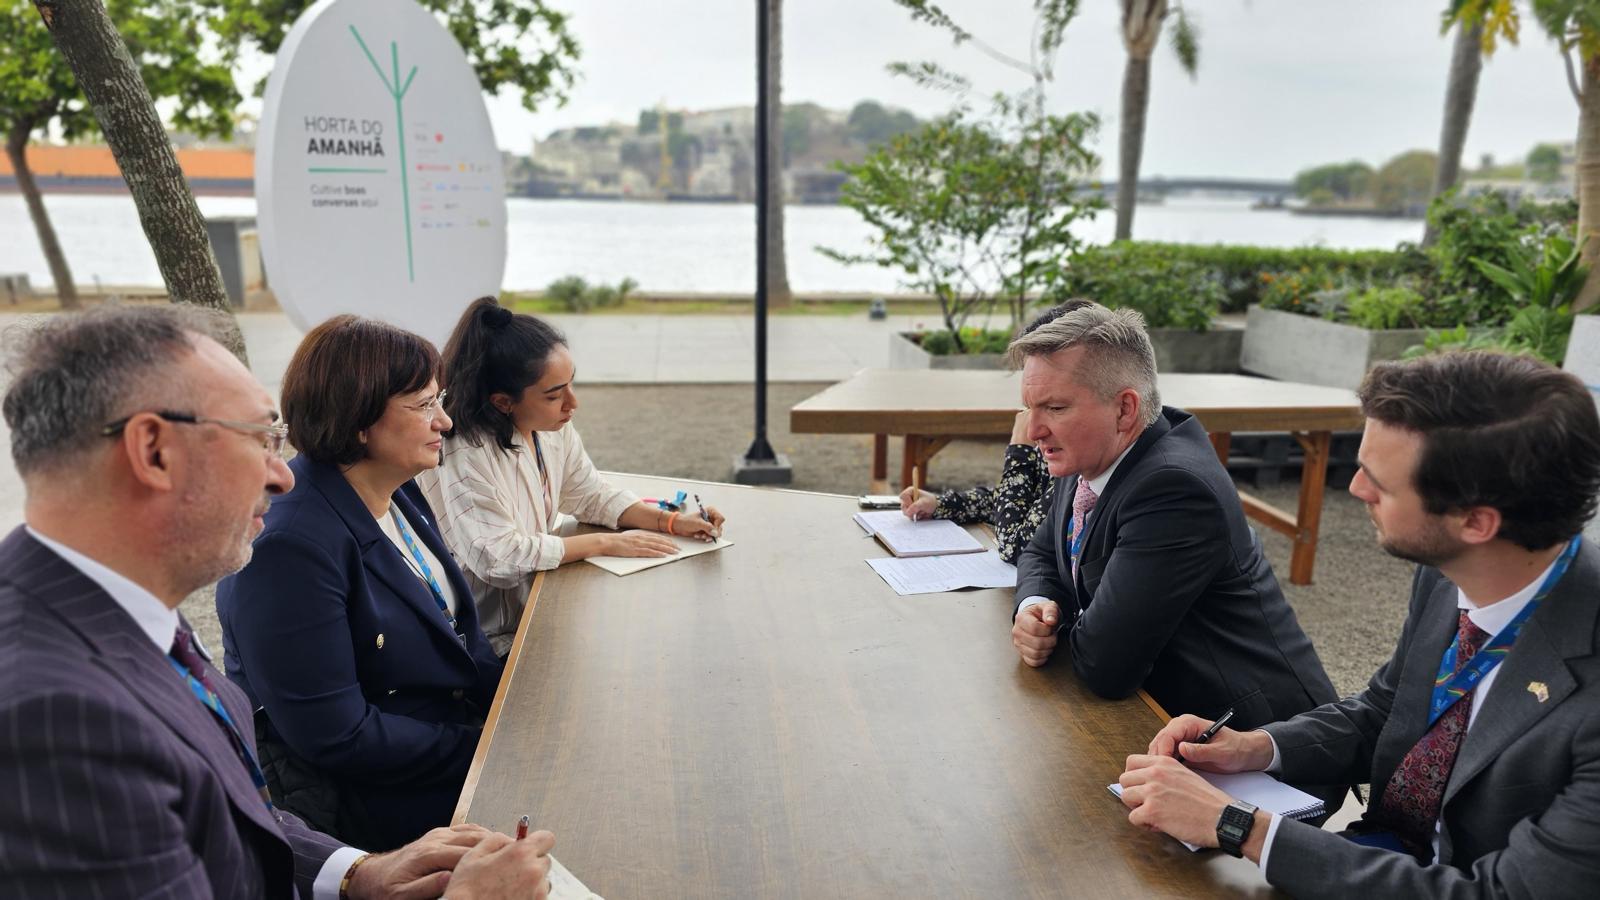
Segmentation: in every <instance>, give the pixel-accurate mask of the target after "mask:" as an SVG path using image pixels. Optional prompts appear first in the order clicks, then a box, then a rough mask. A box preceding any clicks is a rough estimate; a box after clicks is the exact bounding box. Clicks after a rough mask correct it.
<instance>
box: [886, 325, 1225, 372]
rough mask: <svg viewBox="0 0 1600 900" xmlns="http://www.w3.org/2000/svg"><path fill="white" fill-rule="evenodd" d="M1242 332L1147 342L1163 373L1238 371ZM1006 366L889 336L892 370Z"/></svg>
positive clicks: (1162, 335) (1173, 334)
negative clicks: (943, 352)
mask: <svg viewBox="0 0 1600 900" xmlns="http://www.w3.org/2000/svg"><path fill="white" fill-rule="evenodd" d="M1244 334H1245V333H1244V331H1242V330H1240V329H1238V328H1225V327H1216V328H1212V329H1211V330H1210V331H1188V330H1185V329H1182V328H1153V329H1151V330H1150V343H1151V344H1152V345H1153V346H1154V347H1155V351H1156V368H1157V369H1158V370H1160V371H1162V372H1237V371H1239V353H1240V348H1241V347H1242V346H1243V344H1244ZM1004 365H1005V355H1004V354H1000V353H969V354H962V355H959V356H934V355H933V354H932V353H929V352H928V351H926V350H924V349H922V348H921V347H920V346H918V345H917V343H916V342H915V341H913V340H912V339H911V336H910V335H908V334H906V333H904V332H895V333H893V334H890V335H889V368H891V369H998V368H1001V367H1003V366H1004Z"/></svg>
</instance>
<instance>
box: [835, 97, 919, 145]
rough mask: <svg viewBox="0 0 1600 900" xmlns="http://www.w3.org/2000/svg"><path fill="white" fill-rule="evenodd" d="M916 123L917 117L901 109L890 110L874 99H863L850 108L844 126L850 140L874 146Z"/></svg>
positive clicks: (900, 133) (912, 128)
mask: <svg viewBox="0 0 1600 900" xmlns="http://www.w3.org/2000/svg"><path fill="white" fill-rule="evenodd" d="M917 125H918V122H917V117H916V116H914V115H912V114H911V113H909V112H906V111H905V110H903V109H896V110H890V109H887V108H886V107H884V105H883V104H881V103H879V102H877V101H876V100H863V101H861V102H860V103H857V104H856V105H855V108H853V109H851V110H850V118H849V119H848V120H846V124H845V128H846V133H847V134H848V135H849V136H850V139H851V140H854V141H857V142H859V143H862V144H866V145H867V146H869V147H876V146H878V145H879V144H882V143H884V142H885V141H888V140H890V139H891V138H895V137H899V136H900V135H902V134H905V133H906V132H908V131H912V130H914V129H915V128H916V127H917Z"/></svg>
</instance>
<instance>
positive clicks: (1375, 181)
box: [1372, 150, 1439, 213]
mask: <svg viewBox="0 0 1600 900" xmlns="http://www.w3.org/2000/svg"><path fill="white" fill-rule="evenodd" d="M1438 164H1439V157H1438V154H1436V153H1434V152H1433V151H1432V150H1411V151H1409V152H1406V153H1402V154H1400V155H1399V156H1396V157H1395V158H1394V159H1391V160H1389V161H1388V162H1386V163H1384V164H1383V168H1381V169H1379V170H1378V171H1377V173H1376V174H1375V175H1373V176H1372V199H1373V202H1374V203H1375V204H1377V206H1378V208H1379V209H1381V210H1384V211H1386V212H1411V211H1417V212H1418V213H1420V212H1421V211H1422V210H1425V209H1427V208H1428V199H1429V197H1430V196H1431V195H1432V194H1433V181H1434V174H1435V169H1437V167H1438Z"/></svg>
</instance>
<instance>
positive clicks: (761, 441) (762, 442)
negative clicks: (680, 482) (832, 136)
mask: <svg viewBox="0 0 1600 900" xmlns="http://www.w3.org/2000/svg"><path fill="white" fill-rule="evenodd" d="M767 3H768V0H756V429H755V439H754V440H752V441H751V442H750V447H749V449H747V450H745V452H744V453H743V454H742V455H736V456H734V458H733V480H734V481H735V482H737V483H739V484H788V483H789V482H790V481H792V480H793V478H794V470H793V469H792V468H790V466H789V460H788V458H787V457H784V456H781V455H779V454H777V453H774V452H773V451H772V445H771V444H770V443H768V442H767V227H768V222H767V219H768V215H769V212H768V209H767V203H768V202H769V200H770V199H771V198H770V197H769V196H768V192H767V175H768V173H767V168H768V167H767V162H768V159H769V155H768V150H767V148H768V147H769V146H770V141H771V140H772V134H771V131H770V129H769V128H768V127H767V124H768V110H767V78H768V76H769V73H770V69H769V65H768V55H769V51H770V48H769V47H768V35H769V33H770V28H769V27H768V25H769V23H768V20H767V17H768V15H769V9H768V7H767ZM778 202H779V203H782V202H783V198H782V197H781V196H780V197H779V198H778Z"/></svg>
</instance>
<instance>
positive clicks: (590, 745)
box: [456, 476, 1272, 900]
mask: <svg viewBox="0 0 1600 900" xmlns="http://www.w3.org/2000/svg"><path fill="white" fill-rule="evenodd" d="M614 480H615V481H616V482H617V483H619V484H622V485H624V486H626V487H628V488H630V489H632V490H634V491H636V492H639V493H640V494H641V495H644V496H652V495H654V496H661V495H662V494H661V492H663V491H666V490H668V489H669V488H676V487H678V486H680V485H682V486H688V485H690V484H694V486H693V487H691V488H690V489H691V490H693V491H696V492H698V493H699V494H700V496H701V497H703V498H705V500H706V502H708V503H714V504H715V505H717V506H718V507H720V508H721V509H722V510H723V511H724V512H726V513H727V515H728V518H729V527H728V532H727V534H728V537H729V538H730V539H731V540H733V541H735V542H736V543H735V546H733V547H730V548H728V549H726V550H721V551H718V552H715V553H709V554H705V555H702V556H698V557H694V558H690V559H686V560H683V561H680V562H676V563H673V564H671V565H667V566H662V567H659V568H656V569H651V570H648V571H645V572H641V573H638V574H635V575H630V576H627V577H618V576H614V575H610V574H608V573H606V572H604V571H601V570H600V569H598V568H596V567H594V566H590V565H585V564H582V563H579V564H574V565H569V566H563V567H562V568H560V569H558V570H556V571H555V572H553V573H547V574H546V575H544V576H541V577H540V578H539V579H538V581H537V582H536V584H535V586H534V593H533V597H532V599H531V601H530V604H529V609H528V612H527V613H526V614H525V615H524V617H523V620H522V626H521V628H520V629H519V630H518V632H517V636H516V641H515V643H514V645H513V650H512V656H511V659H510V664H509V666H508V668H507V670H506V674H505V677H504V678H503V680H502V681H501V684H500V691H499V693H498V695H497V696H496V698H495V701H494V707H493V709H492V711H491V712H490V715H489V722H488V725H487V727H486V729H485V732H484V738H483V740H482V741H481V742H480V743H479V745H478V753H477V756H476V758H475V759H474V760H473V764H472V770H471V772H470V773H469V775H468V777H467V783H466V787H465V788H464V790H463V792H462V798H461V804H460V806H459V807H458V809H457V812H456V820H457V821H472V822H477V823H481V824H483V825H486V826H488V827H491V828H496V829H499V830H502V831H509V830H510V829H512V828H513V827H514V825H515V823H516V820H517V817H518V816H519V815H521V814H523V813H528V814H530V815H531V816H532V819H533V822H534V823H535V825H536V826H537V827H540V828H549V829H551V830H553V831H555V833H556V838H557V844H556V855H557V856H558V857H559V858H560V859H561V861H562V862H563V863H565V864H566V865H567V866H568V867H569V868H571V869H572V871H573V872H574V873H576V874H577V875H578V877H579V878H582V879H583V880H584V881H585V882H586V883H587V884H588V885H589V886H590V888H592V889H594V890H595V891H596V892H598V893H600V894H601V895H603V896H605V897H607V898H608V900H664V898H675V897H683V898H722V897H726V898H746V897H760V898H768V897H772V898H808V900H809V898H845V897H848V898H861V897H873V898H876V897H887V898H900V897H905V898H932V897H984V898H998V897H1005V898H1013V897H1067V896H1085V897H1091V896H1092V897H1096V898H1113V897H1162V896H1164V897H1185V898H1194V897H1220V896H1230V897H1232V896H1269V895H1271V893H1272V892H1271V890H1270V888H1268V887H1267V886H1266V884H1265V881H1264V880H1263V879H1262V877H1261V875H1260V872H1259V871H1258V870H1257V869H1256V867H1255V866H1254V865H1253V864H1251V863H1249V862H1248V861H1246V860H1235V859H1232V858H1230V857H1227V856H1225V855H1223V854H1220V853H1215V852H1205V853H1190V852H1188V851H1187V850H1185V849H1183V847H1182V846H1180V845H1179V844H1178V843H1177V842H1176V841H1173V840H1171V839H1170V838H1167V837H1164V836H1162V835H1158V834H1152V833H1149V832H1145V831H1142V830H1140V829H1137V828H1134V827H1132V826H1130V825H1129V824H1128V823H1127V819H1126V813H1125V810H1124V808H1123V807H1122V805H1121V804H1120V803H1119V802H1117V800H1116V799H1115V798H1114V797H1112V796H1111V794H1110V793H1109V792H1108V791H1107V790H1106V785H1107V784H1109V783H1110V782H1112V781H1114V780H1115V779H1116V777H1117V775H1118V774H1119V773H1120V772H1121V771H1122V768H1123V760H1124V759H1125V757H1126V755H1127V754H1129V753H1134V752H1140V751H1142V750H1143V749H1144V747H1145V746H1146V744H1147V742H1148V741H1149V738H1150V736H1151V735H1152V734H1153V733H1154V732H1155V730H1156V729H1157V728H1158V727H1159V721H1160V720H1159V719H1158V718H1157V717H1156V715H1155V714H1154V713H1153V712H1152V709H1151V708H1150V707H1149V706H1146V705H1145V703H1143V702H1142V701H1141V700H1140V699H1138V698H1130V699H1128V700H1123V701H1116V702H1112V701H1106V700H1100V699H1098V698H1095V697H1093V696H1092V695H1090V694H1089V693H1088V692H1087V691H1085V690H1084V689H1083V688H1082V687H1081V686H1080V685H1079V684H1078V682H1077V681H1076V679H1075V678H1074V677H1073V675H1072V673H1071V670H1070V667H1069V666H1068V665H1066V664H1064V663H1065V661H1064V660H1058V661H1057V662H1055V663H1053V664H1051V665H1050V666H1047V667H1046V668H1044V669H1043V670H1033V669H1029V668H1027V667H1026V666H1024V665H1023V664H1022V663H1021V662H1019V661H1018V659H1017V655H1016V652H1015V651H1014V650H1013V649H1012V647H1011V639H1010V630H1009V625H1008V621H1009V619H1010V615H1011V591H1009V590H987V591H973V592H965V593H955V594H930V595H921V596H912V597H898V596H896V595H895V594H894V592H893V591H892V590H891V589H890V588H889V587H888V585H886V584H884V583H883V582H882V580H880V579H879V578H878V576H877V575H876V574H874V573H873V571H872V570H871V569H870V568H869V567H868V566H867V565H866V564H865V563H863V562H862V560H863V559H864V558H866V557H869V556H881V555H883V554H882V550H881V548H880V546H879V545H878V544H877V543H876V542H875V541H873V540H871V539H870V538H867V537H865V536H864V535H863V534H862V533H861V531H860V529H859V528H857V527H856V525H855V524H854V523H852V522H851V521H850V515H851V514H852V513H853V512H855V510H856V507H855V503H854V501H853V500H852V499H851V498H847V497H838V496H832V495H823V494H806V493H798V492H791V491H773V490H761V489H756V488H744V487H736V486H732V485H720V484H704V483H690V482H681V481H662V480H657V479H645V478H637V477H630V476H615V477H614Z"/></svg>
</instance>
